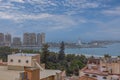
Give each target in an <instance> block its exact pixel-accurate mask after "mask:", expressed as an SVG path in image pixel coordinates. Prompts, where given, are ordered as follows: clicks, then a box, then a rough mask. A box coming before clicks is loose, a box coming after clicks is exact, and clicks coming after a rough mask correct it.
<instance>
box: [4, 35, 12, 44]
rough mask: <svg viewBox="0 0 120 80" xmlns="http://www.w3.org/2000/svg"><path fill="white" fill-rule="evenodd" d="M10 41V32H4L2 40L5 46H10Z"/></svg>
mask: <svg viewBox="0 0 120 80" xmlns="http://www.w3.org/2000/svg"><path fill="white" fill-rule="evenodd" d="M11 42H12V36H11V34H9V33H7V34H5V41H4V44H5V46H11Z"/></svg>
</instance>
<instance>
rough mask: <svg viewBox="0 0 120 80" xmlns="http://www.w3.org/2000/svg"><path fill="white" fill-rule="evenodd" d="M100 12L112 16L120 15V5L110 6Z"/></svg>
mask: <svg viewBox="0 0 120 80" xmlns="http://www.w3.org/2000/svg"><path fill="white" fill-rule="evenodd" d="M102 13H103V14H105V15H113V16H115V15H116V16H117V15H120V7H116V8H112V9H109V10H104V11H102Z"/></svg>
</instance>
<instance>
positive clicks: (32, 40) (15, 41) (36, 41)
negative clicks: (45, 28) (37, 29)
mask: <svg viewBox="0 0 120 80" xmlns="http://www.w3.org/2000/svg"><path fill="white" fill-rule="evenodd" d="M45 38H46V37H45V33H43V32H42V33H28V32H26V33H23V36H22V37H13V36H12V35H11V34H10V33H6V34H5V33H0V46H42V44H44V43H45Z"/></svg>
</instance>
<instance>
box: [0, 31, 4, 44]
mask: <svg viewBox="0 0 120 80" xmlns="http://www.w3.org/2000/svg"><path fill="white" fill-rule="evenodd" d="M3 45H4V34H3V33H0V46H3Z"/></svg>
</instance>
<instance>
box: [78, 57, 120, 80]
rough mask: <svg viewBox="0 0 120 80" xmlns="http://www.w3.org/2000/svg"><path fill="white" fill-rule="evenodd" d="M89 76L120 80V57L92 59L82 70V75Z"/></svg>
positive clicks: (98, 79) (103, 79)
mask: <svg viewBox="0 0 120 80" xmlns="http://www.w3.org/2000/svg"><path fill="white" fill-rule="evenodd" d="M82 76H87V77H91V78H94V79H96V80H120V58H102V59H101V58H100V59H90V60H89V61H88V64H87V66H86V67H84V68H83V69H82V70H80V77H82Z"/></svg>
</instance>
